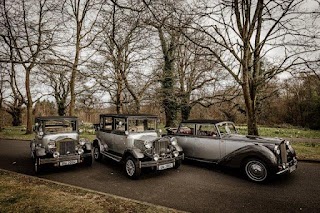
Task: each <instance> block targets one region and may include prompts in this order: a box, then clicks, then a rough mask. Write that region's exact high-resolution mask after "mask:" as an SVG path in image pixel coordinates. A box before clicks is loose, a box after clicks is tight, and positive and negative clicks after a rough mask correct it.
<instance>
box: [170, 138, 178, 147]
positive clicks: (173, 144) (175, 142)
mask: <svg viewBox="0 0 320 213" xmlns="http://www.w3.org/2000/svg"><path fill="white" fill-rule="evenodd" d="M170 143H171V145H172V146H177V145H178V141H177V138H175V137H172V138H170Z"/></svg>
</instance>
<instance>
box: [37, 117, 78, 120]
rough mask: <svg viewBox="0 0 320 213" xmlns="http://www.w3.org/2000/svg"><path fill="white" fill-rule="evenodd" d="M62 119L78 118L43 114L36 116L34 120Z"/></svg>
mask: <svg viewBox="0 0 320 213" xmlns="http://www.w3.org/2000/svg"><path fill="white" fill-rule="evenodd" d="M59 119H61V120H63V119H70V120H74V119H78V117H76V116H43V117H36V120H59Z"/></svg>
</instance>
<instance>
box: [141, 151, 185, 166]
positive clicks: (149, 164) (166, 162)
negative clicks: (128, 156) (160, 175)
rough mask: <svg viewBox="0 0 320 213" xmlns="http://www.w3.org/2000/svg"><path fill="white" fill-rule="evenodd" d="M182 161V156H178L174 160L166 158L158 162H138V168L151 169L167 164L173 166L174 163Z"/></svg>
mask: <svg viewBox="0 0 320 213" xmlns="http://www.w3.org/2000/svg"><path fill="white" fill-rule="evenodd" d="M183 159H184V154H182V155H179V156H178V157H176V158H167V159H161V160H158V161H140V164H139V167H140V168H145V167H153V166H157V167H158V166H160V165H164V164H168V163H173V165H174V164H175V162H176V161H178V160H183Z"/></svg>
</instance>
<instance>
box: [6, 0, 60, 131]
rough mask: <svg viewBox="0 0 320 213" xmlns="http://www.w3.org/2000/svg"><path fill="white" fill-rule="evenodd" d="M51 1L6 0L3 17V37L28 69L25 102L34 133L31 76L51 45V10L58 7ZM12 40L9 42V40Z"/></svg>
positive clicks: (28, 128)
mask: <svg viewBox="0 0 320 213" xmlns="http://www.w3.org/2000/svg"><path fill="white" fill-rule="evenodd" d="M55 6H56V5H55V4H53V3H52V2H51V1H49V0H38V1H35V2H32V1H26V0H22V1H13V2H12V1H11V2H10V3H9V2H7V1H6V0H4V1H3V7H2V9H3V10H2V16H3V18H4V21H5V30H6V31H7V34H5V36H3V38H5V39H4V40H5V41H6V44H7V45H11V46H10V48H13V49H14V52H15V53H14V56H15V59H17V60H18V61H20V62H21V65H22V68H23V70H24V71H25V72H24V75H25V80H24V83H25V92H26V98H25V103H26V106H27V130H26V133H27V134H30V133H32V106H33V103H34V101H33V97H32V94H31V86H30V78H31V73H32V71H33V70H34V69H35V67H36V66H37V64H38V61H39V60H41V57H42V56H43V55H42V54H43V53H44V52H45V51H46V50H48V49H49V48H50V45H51V43H52V39H53V34H54V28H55V25H52V24H51V23H50V21H49V20H50V17H51V15H52V14H51V12H52V11H53V10H54V8H55ZM8 40H10V42H8Z"/></svg>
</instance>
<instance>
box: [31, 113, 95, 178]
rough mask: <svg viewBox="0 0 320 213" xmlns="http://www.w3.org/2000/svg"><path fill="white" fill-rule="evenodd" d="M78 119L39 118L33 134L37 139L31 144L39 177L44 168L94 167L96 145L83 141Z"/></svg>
mask: <svg viewBox="0 0 320 213" xmlns="http://www.w3.org/2000/svg"><path fill="white" fill-rule="evenodd" d="M78 128H79V127H78V119H77V117H60V116H51V117H37V118H36V119H35V125H34V127H33V130H34V132H35V138H34V140H32V141H31V143H30V149H31V157H32V159H33V161H34V170H35V172H36V173H39V172H40V171H41V169H42V168H43V166H45V165H48V164H51V165H54V166H67V165H72V164H78V163H83V164H85V165H88V166H91V164H92V144H91V142H90V141H88V140H86V139H84V138H79V130H78Z"/></svg>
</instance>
